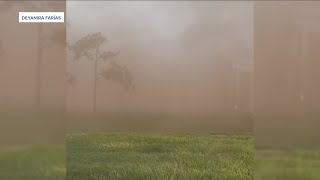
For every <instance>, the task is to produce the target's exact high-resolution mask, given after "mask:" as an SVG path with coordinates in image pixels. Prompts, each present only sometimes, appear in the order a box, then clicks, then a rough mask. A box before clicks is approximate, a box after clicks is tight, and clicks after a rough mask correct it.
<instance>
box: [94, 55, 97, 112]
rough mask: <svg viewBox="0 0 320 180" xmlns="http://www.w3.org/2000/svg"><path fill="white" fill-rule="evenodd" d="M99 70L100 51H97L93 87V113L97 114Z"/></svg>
mask: <svg viewBox="0 0 320 180" xmlns="http://www.w3.org/2000/svg"><path fill="white" fill-rule="evenodd" d="M97 68H98V49H97V50H96V59H95V61H94V80H93V82H94V85H93V112H94V113H95V112H96V101H97Z"/></svg>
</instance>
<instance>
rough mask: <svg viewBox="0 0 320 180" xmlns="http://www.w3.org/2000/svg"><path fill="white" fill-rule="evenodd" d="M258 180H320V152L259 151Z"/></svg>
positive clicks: (256, 173)
mask: <svg viewBox="0 0 320 180" xmlns="http://www.w3.org/2000/svg"><path fill="white" fill-rule="evenodd" d="M255 163H256V164H255V170H254V172H255V179H257V180H319V179H320V150H319V149H317V150H316V149H313V150H312V149H309V150H306V149H304V150H302V149H300V150H299V149H297V150H258V151H256V157H255Z"/></svg>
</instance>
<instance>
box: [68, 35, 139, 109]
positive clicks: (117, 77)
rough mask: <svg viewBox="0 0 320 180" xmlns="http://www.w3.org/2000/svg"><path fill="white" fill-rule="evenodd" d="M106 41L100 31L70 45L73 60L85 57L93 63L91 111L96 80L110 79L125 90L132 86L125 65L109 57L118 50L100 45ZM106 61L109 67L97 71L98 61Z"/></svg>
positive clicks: (94, 102) (94, 107)
mask: <svg viewBox="0 0 320 180" xmlns="http://www.w3.org/2000/svg"><path fill="white" fill-rule="evenodd" d="M106 41H107V39H106V38H105V37H104V36H103V34H102V33H101V32H98V33H92V34H88V35H86V36H84V37H82V38H81V39H79V40H78V41H76V43H75V44H74V45H73V46H70V49H71V51H72V52H73V53H74V58H73V59H74V60H79V59H80V58H85V59H86V60H88V61H92V62H93V63H94V67H93V68H94V75H93V76H94V85H93V112H96V104H97V103H96V99H97V90H96V89H97V80H99V79H100V78H104V79H107V80H112V81H113V82H117V83H120V84H122V85H123V87H124V88H125V89H126V90H130V89H133V88H134V85H133V76H132V74H131V72H130V70H129V69H128V68H127V67H126V66H121V65H119V64H117V63H115V62H113V61H111V59H112V58H113V57H115V56H117V55H118V54H119V52H111V51H106V50H103V49H102V45H103V44H104V43H105V42H106ZM101 62H102V63H108V65H109V68H108V69H104V70H102V71H100V72H99V71H98V66H99V63H101Z"/></svg>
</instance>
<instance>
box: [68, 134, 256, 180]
mask: <svg viewBox="0 0 320 180" xmlns="http://www.w3.org/2000/svg"><path fill="white" fill-rule="evenodd" d="M253 160H254V148H253V138H252V137H251V136H244V135H241V136H233V135H228V136H217V135H155V134H149V135H142V134H98V133H96V134H72V135H68V136H67V179H68V180H89V179H90V180H104V179H108V180H109V179H126V180H130V179H137V180H138V179H139V180H141V179H152V180H154V179H155V180H156V179H161V180H165V179H208V180H212V179H219V180H223V179H226V180H241V179H243V180H248V179H253Z"/></svg>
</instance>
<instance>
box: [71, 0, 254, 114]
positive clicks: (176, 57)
mask: <svg viewBox="0 0 320 180" xmlns="http://www.w3.org/2000/svg"><path fill="white" fill-rule="evenodd" d="M67 3H68V4H67V17H68V22H69V24H70V26H69V27H68V33H67V38H68V41H69V42H71V43H73V42H75V40H77V39H79V38H80V37H82V36H83V35H86V34H88V33H94V32H103V34H104V35H105V36H106V37H107V38H108V39H109V42H108V44H107V45H106V46H105V48H109V49H111V50H120V56H119V57H117V59H116V60H117V61H118V62H119V64H125V65H127V66H128V67H129V68H130V69H131V70H132V72H133V75H134V78H135V83H136V87H137V88H136V91H135V92H131V93H124V92H122V91H121V89H119V87H118V88H117V87H113V86H116V85H113V84H112V83H108V82H106V81H103V80H101V81H99V82H98V83H99V84H98V94H99V95H98V96H99V98H98V109H99V108H100V109H108V110H125V111H127V110H128V111H129V110H135V111H144V110H152V111H158V110H159V111H167V110H168V111H190V110H191V109H192V110H195V111H211V110H213V109H215V104H217V102H218V101H215V100H214V98H215V97H219V96H221V94H219V93H215V90H217V89H221V88H222V87H221V86H226V85H221V82H219V83H218V84H217V82H215V81H232V80H231V79H228V80H226V79H225V78H229V77H228V76H231V75H232V71H230V72H229V73H224V74H221V73H220V72H218V71H216V70H214V69H220V70H221V67H225V66H227V64H228V63H229V62H231V61H245V62H250V61H252V52H253V2H251V1H248V2H245V1H239V2H238V1H235V2H223V1H221V2H218V1H212V2H211V1H202V2H196V1H185V2H184V1H164V2H160V1H119V2H116V1H95V2H91V1H68V2H67ZM68 69H69V70H70V71H72V72H73V73H74V74H76V76H77V77H78V83H77V87H74V88H72V89H70V91H69V95H68V97H69V102H70V106H72V107H73V108H83V109H87V108H90V107H91V106H92V103H91V102H92V100H91V99H92V83H93V76H92V75H93V72H92V70H93V66H92V64H90V63H87V62H85V61H81V62H77V63H70V64H69V65H68ZM220 76H221V78H219V77H220ZM215 79H216V80H215ZM223 83H225V82H223ZM223 83H222V84H223ZM219 84H220V85H219ZM227 84H228V83H227ZM224 88H225V87H224ZM209 97H211V99H210V98H209ZM220 104H221V103H220Z"/></svg>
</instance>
